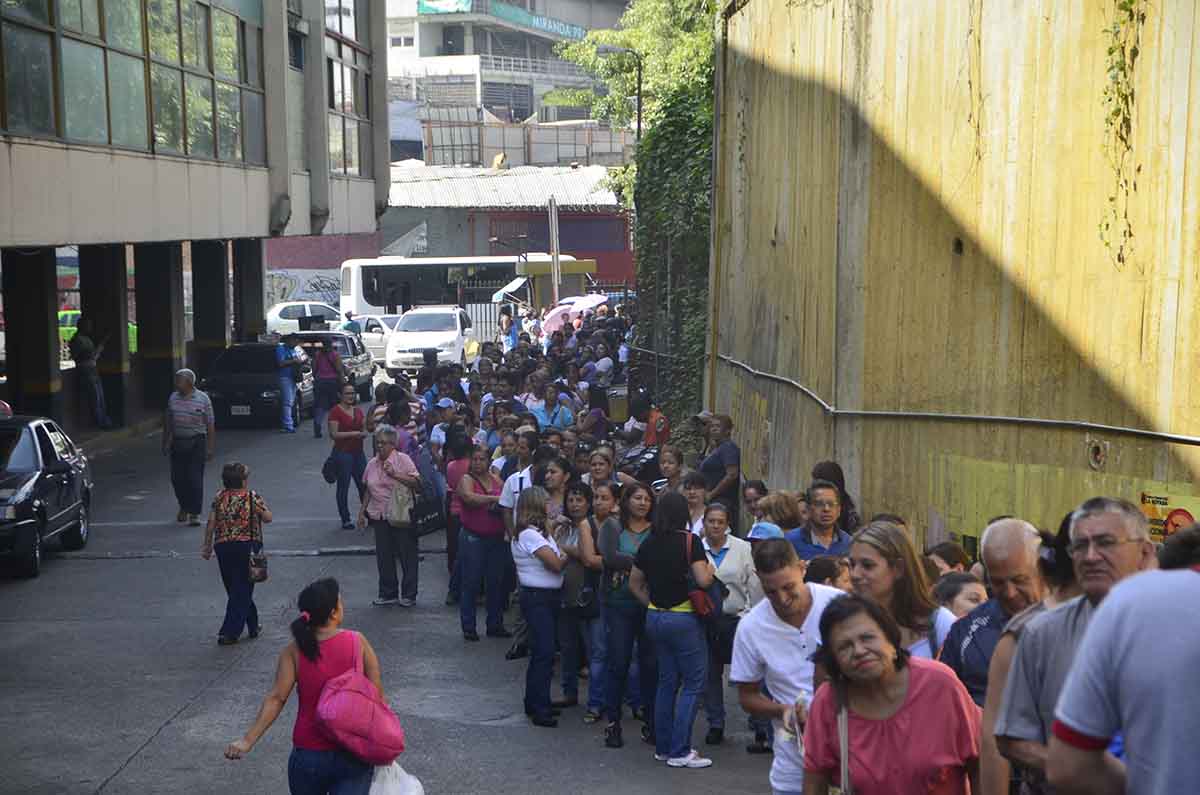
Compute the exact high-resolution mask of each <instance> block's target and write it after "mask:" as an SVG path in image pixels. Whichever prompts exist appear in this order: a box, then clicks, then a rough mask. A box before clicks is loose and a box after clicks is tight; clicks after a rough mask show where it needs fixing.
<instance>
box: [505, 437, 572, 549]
mask: <svg viewBox="0 0 1200 795" xmlns="http://www.w3.org/2000/svg"><path fill="white" fill-rule="evenodd" d="M524 435H525V436H526V437H536V436H537V435H538V434H537V431H534V430H528V431H525V432H524ZM522 441H524V440H522ZM529 441H530V442H532V441H533V438H530V439H529ZM557 455H558V451H557V450H555V449H554V448H553V447H547V446H546V445H541V446H538V447H537V448H536V449H535V450H534V452H533V459H532V460H531V461H530V463H529V466H527V467H525V468H524V469H522V470H519V471H517V472H514V473H512V474H511V475H509V476H508V478H507V479H506V480H505V481H504V488H502V489H501V490H500V507H502V508H508V510H507V511H505V512H504V526H505V527H506V528H508V534H509V537H510V538H511V537H512V535H513V527H514V525H515V524H516V521H517V500H518V499H519V498H520V496H521V492H523V491H525V489H527V488H529V487H530V486H532V485H533V471H534V470H535V469H537V468H538V467H542V466H545V465H546V464H548V463H549V462H550V461H551V460H552V459H553V458H554V457H555V456H557Z"/></svg>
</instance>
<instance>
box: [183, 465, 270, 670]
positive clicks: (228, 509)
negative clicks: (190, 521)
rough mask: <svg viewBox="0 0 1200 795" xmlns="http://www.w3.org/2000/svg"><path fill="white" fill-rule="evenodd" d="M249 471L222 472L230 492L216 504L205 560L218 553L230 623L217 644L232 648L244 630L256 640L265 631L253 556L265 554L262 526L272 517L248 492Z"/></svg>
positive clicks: (238, 467)
mask: <svg viewBox="0 0 1200 795" xmlns="http://www.w3.org/2000/svg"><path fill="white" fill-rule="evenodd" d="M249 480H250V469H249V467H247V466H246V465H245V464H238V463H231V464H226V465H225V466H224V467H223V468H222V469H221V482H222V484H223V485H224V486H225V488H223V489H221V491H219V492H217V496H216V497H215V498H214V499H213V504H212V513H210V514H209V516H208V525H207V526H206V527H205V528H204V543H203V544H202V545H201V548H200V555H201V556H202V557H203V558H204V559H205V560H208V559H209V558H211V557H212V556H213V554H214V553H216V556H217V563H218V564H219V565H220V567H221V582H222V583H224V585H225V593H226V595H227V596H228V597H229V599H228V602H227V604H226V605H225V620H224V622H222V624H221V630H220V631H219V632H218V633H217V643H219V644H220V645H222V646H232V645H233V644H235V643H237V642H238V638H239V637H241V634H242V630H243V629H245V630H246V632H247V634H248V635H249V636H250V637H251V638H257V637H258V633H259V630H260V628H261V625H260V624H259V622H258V608H257V607H256V606H255V604H254V583H253V582H251V581H250V554H251V553H252V552H255V551H257V550H260V549H262V543H263V536H262V526H263V524H264V523H267V524H269V523H270V521H271V511H270V509H269V508H267V503H266V502H265V501H264V500H263V498H262V495H261V494H255V493H254V492H252V491H249V490H248V489H247V484H248V481H249Z"/></svg>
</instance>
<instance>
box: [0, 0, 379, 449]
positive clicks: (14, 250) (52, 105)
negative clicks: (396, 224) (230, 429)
mask: <svg viewBox="0 0 1200 795" xmlns="http://www.w3.org/2000/svg"><path fill="white" fill-rule="evenodd" d="M386 52H387V22H386V16H385V8H384V4H383V3H379V2H376V3H369V2H367V1H366V0H323V2H322V1H321V0H287V2H286V4H285V3H269V2H262V0H205V1H203V2H202V1H201V0H70V2H67V0H64V1H63V2H60V3H57V4H55V3H51V2H49V0H19V2H5V3H3V4H0V87H2V90H0V269H2V271H3V297H4V310H5V313H4V320H5V325H6V330H7V334H6V362H5V364H6V370H7V395H6V399H8V400H9V402H10V403H13V404H14V407H15V408H16V409H17V410H20V411H30V412H35V413H42V414H48V415H50V416H54V417H57V418H59V419H62V420H64V422H65V423H66V424H67V425H68V426H70V425H72V424H73V422H74V421H76V420H78V419H79V418H78V417H77V416H75V413H74V410H73V403H74V400H73V396H72V385H73V384H72V378H71V372H70V367H69V366H67V367H63V366H61V364H60V360H59V350H60V345H59V344H58V339H59V332H58V318H57V315H58V311H57V310H59V309H60V308H62V307H63V306H64V305H68V304H66V303H64V300H63V296H60V295H59V291H58V281H57V278H56V270H57V267H58V259H57V257H56V247H58V251H59V252H60V253H61V252H62V251H63V250H64V249H63V248H62V247H69V249H68V250H71V251H74V252H77V257H78V284H79V294H78V306H79V307H80V308H81V309H82V312H83V314H84V316H90V318H91V320H92V322H93V324H94V326H95V327H96V329H97V334H101V335H103V334H104V333H105V332H108V333H109V336H110V343H109V346H108V348H107V349H106V351H105V354H104V357H103V358H102V360H101V362H100V370H101V373H102V376H103V379H104V381H105V384H106V392H107V393H108V398H109V402H110V404H112V405H113V408H114V411H113V414H114V415H115V419H116V420H118V422H119V421H121V420H124V419H127V418H129V417H134V416H136V415H137V414H138V413H139V411H144V410H146V409H147V408H154V407H157V406H158V405H161V404H162V402H163V401H164V400H165V397H166V394H167V393H168V392H169V391H170V381H171V373H173V371H174V370H175V369H177V368H178V367H179V366H181V365H183V364H184V363H185V362H188V363H193V364H200V365H203V363H204V361H205V360H211V354H212V352H214V351H217V350H219V349H221V348H224V347H225V346H226V345H228V343H229V342H230V340H231V339H233V338H238V337H241V338H253V337H254V336H256V335H257V334H259V333H260V332H262V331H263V330H264V329H265V326H264V319H263V318H264V293H265V276H264V273H265V270H266V263H267V261H268V259H269V255H268V252H267V241H268V240H269V239H270V238H273V237H274V238H278V237H299V236H317V235H319V236H322V237H329V236H352V235H367V236H373V235H374V233H375V231H376V228H377V219H378V217H379V216H380V215H382V212H383V210H384V209H385V208H386V203H387V190H388V168H389V163H388V132H387V58H386V56H385V54H386ZM131 273H132V282H133V284H134V285H135V287H134V288H133V289H132V290H129V289H127V283H128V281H129V280H130V274H131ZM185 274H189V278H190V282H191V288H192V289H191V290H190V294H191V296H192V302H193V306H192V307H191V312H190V315H191V318H192V320H191V323H190V324H189V323H185V322H184V321H185V316H186V315H188V314H189V313H188V312H187V311H185V302H184V295H185V290H184V279H185ZM130 292H131V293H133V295H132V296H127V293H130ZM17 296H20V300H17ZM127 299H129V300H127ZM131 315H132V317H131ZM131 323H134V324H136V327H137V334H136V337H135V340H136V341H135V343H134V345H133V346H132V347H135V348H136V351H137V352H136V354H134V355H133V356H131V355H130V350H129V348H130V347H131V346H130V345H129V344H128V343H127V341H125V340H126V335H123V334H115V333H112V331H113V330H115V329H118V328H124V327H126V325H127V324H131ZM18 331H19V333H16V332H18ZM189 333H190V334H191V336H192V339H191V340H190V341H189V340H188V339H187V336H188V334H189Z"/></svg>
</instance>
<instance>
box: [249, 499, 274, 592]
mask: <svg viewBox="0 0 1200 795" xmlns="http://www.w3.org/2000/svg"><path fill="white" fill-rule="evenodd" d="M249 500H250V504H249V506H247V508H246V527H247V529H249V530H250V534H251V535H255V533H254V492H249ZM258 535H259V536H260V537H261V536H262V528H261V526H260V528H259V532H258ZM268 576H269V572H268V571H267V553H266V552H263V547H262V543H261V542H260V543H257V544H255V545H254V548H253V550H252V551H251V552H250V570H249V577H250V582H255V583H257V582H266V581H267V577H268Z"/></svg>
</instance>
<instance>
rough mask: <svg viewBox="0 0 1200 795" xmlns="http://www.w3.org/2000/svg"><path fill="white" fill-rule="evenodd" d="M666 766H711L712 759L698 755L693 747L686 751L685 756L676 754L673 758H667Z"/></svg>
mask: <svg viewBox="0 0 1200 795" xmlns="http://www.w3.org/2000/svg"><path fill="white" fill-rule="evenodd" d="M667 767H692V768H701V767H712V760H711V759H705V758H704V757H702V756H700V754H698V753H696V749H695V748H693V749H692V750H690V751H688V754H687V756H677V757H675V758H673V759H668V760H667Z"/></svg>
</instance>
